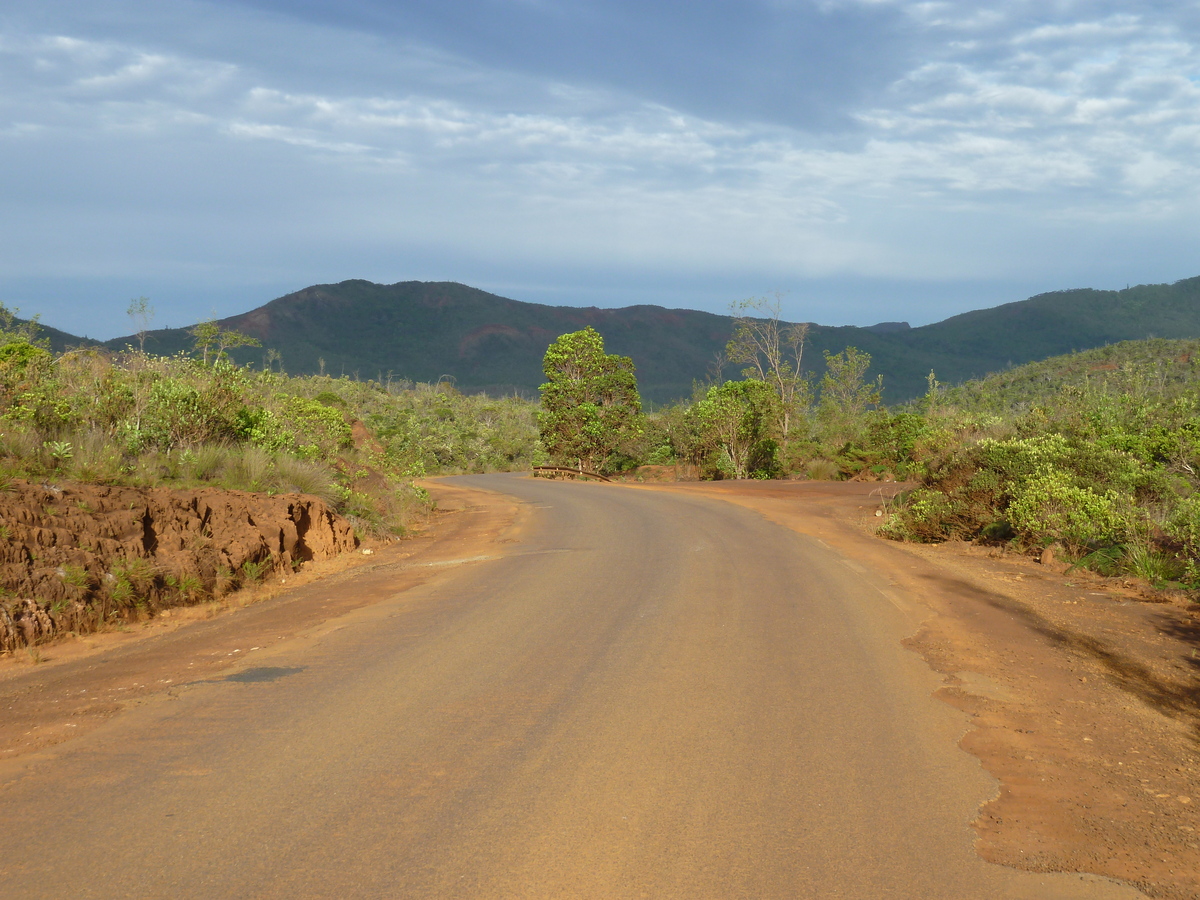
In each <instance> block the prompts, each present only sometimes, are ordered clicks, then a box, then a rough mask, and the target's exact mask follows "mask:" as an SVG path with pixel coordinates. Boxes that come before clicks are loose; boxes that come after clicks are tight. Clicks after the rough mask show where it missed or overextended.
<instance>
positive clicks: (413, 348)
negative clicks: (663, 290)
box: [67, 277, 1200, 403]
mask: <svg viewBox="0 0 1200 900" xmlns="http://www.w3.org/2000/svg"><path fill="white" fill-rule="evenodd" d="M220 324H221V325H222V327H224V328H232V329H236V330H238V331H242V332H244V333H246V334H249V335H252V336H254V337H256V338H258V339H259V340H261V341H262V342H263V345H264V349H265V348H271V349H274V350H277V351H278V352H279V353H280V354H281V356H282V361H283V365H284V367H285V368H286V369H287V371H289V372H291V373H293V374H305V373H316V372H317V371H318V370H319V369H320V368H321V366H322V361H323V363H324V371H325V372H326V373H328V374H331V375H340V374H346V375H356V376H358V377H360V378H363V379H368V378H384V379H386V378H387V377H389V375H390V376H391V377H394V378H397V379H408V380H413V381H436V380H438V379H439V378H443V377H449V378H452V379H453V380H454V382H455V384H456V385H457V386H458V387H459V388H460V389H462V390H464V391H488V392H489V393H505V392H512V391H519V392H521V393H525V394H530V395H532V394H533V393H535V392H536V390H537V387H538V385H539V384H540V383H541V381H542V373H541V361H542V355H543V354H544V353H545V350H546V346H547V345H548V344H549V343H550V342H551V341H552V340H554V338H556V337H558V335H560V334H564V333H566V332H568V331H577V330H579V329H581V328H584V327H585V326H588V325H591V326H593V327H594V328H596V330H597V331H599V332H600V333H601V334H603V335H604V338H605V344H606V347H607V349H608V350H609V352H612V353H620V354H622V355H626V356H631V357H632V358H633V361H634V363H635V365H636V366H637V373H638V382H639V384H640V386H641V389H642V392H643V396H644V397H646V398H647V399H648V400H650V401H652V402H654V403H664V402H669V401H672V400H677V399H680V398H684V397H687V396H689V395H690V394H691V392H692V382H693V380H694V379H703V378H705V377H706V375H707V373H708V372H709V371H710V369H711V366H712V363H713V360H714V358H715V357H716V354H717V353H719V352H720V351H722V350H723V349H724V347H725V343H726V341H727V340H728V339H729V335H730V332H731V330H732V327H733V320H732V319H731V318H730V317H729V316H722V315H716V314H713V313H707V312H699V311H696V310H686V309H665V308H663V307H659V306H630V307H624V308H621V309H598V308H596V307H585V308H581V307H571V306H545V305H542V304H536V303H526V302H523V301H519V300H511V299H508V298H505V297H499V296H496V295H495V294H489V293H487V292H486V291H481V290H479V289H477V288H472V287H468V286H466V285H462V284H458V283H455V282H420V281H405V282H399V283H397V284H392V285H381V284H374V283H372V282H369V281H362V280H352V281H343V282H341V283H339V284H324V285H314V286H312V287H308V288H305V289H304V290H301V291H297V292H295V293H292V294H288V295H286V296H284V297H280V298H278V299H276V300H272V301H271V302H270V303H267V304H265V305H264V306H261V307H258V308H257V309H254V310H251V311H249V312H246V313H242V314H241V315H236V316H230V317H229V318H226V319H222V320H221V323H220ZM1164 336H1166V337H1173V338H1200V277H1197V278H1190V279H1186V280H1183V281H1178V282H1175V283H1174V284H1158V285H1139V286H1137V287H1131V288H1127V289H1125V290H1121V291H1098V290H1092V289H1080V290H1068V291H1055V292H1051V293H1047V294H1039V295H1037V296H1035V297H1031V298H1029V299H1028V300H1021V301H1018V302H1015V303H1008V304H1005V305H1003V306H997V307H994V308H991V309H981V310H975V311H972V312H968V313H963V314H962V315H958V316H954V317H952V318H949V319H946V320H944V321H942V322H937V323H934V324H932V325H924V326H921V327H918V328H910V327H908V325H907V323H904V322H881V323H880V324H878V325H874V326H870V327H866V328H860V327H855V326H841V327H832V326H824V325H814V326H813V327H812V328H811V330H810V334H809V343H808V347H807V350H806V353H805V369H806V370H811V371H813V372H815V373H818V374H819V373H820V372H821V371H822V370H823V359H822V352H823V351H828V352H830V353H837V352H839V351H841V350H842V349H844V348H845V347H847V346H855V347H858V348H859V349H860V350H865V351H866V352H868V353H870V354H871V356H872V371H873V372H879V373H882V374H883V375H884V399H885V401H886V402H888V403H899V402H902V401H904V400H907V399H910V398H912V397H914V396H918V395H919V394H921V393H923V392H924V389H925V379H926V376H927V375H928V373H929V371H930V370H931V369H932V370H933V371H935V372H936V374H937V377H938V379H939V380H940V381H942V382H944V383H948V384H953V383H957V382H961V381H965V380H967V379H970V378H980V377H982V376H984V375H987V374H989V373H991V372H996V371H1001V370H1004V369H1006V368H1009V367H1011V366H1015V365H1020V364H1022V363H1026V362H1032V361H1035V360H1040V359H1045V358H1047V357H1050V356H1057V355H1061V354H1064V353H1070V352H1072V351H1075V350H1085V349H1089V348H1092V347H1099V346H1104V345H1105V344H1110V343H1117V342H1119V341H1126V340H1141V339H1145V338H1149V337H1164ZM67 337H69V336H67ZM131 342H134V338H132V337H124V338H117V339H115V340H112V341H107V342H105V343H106V345H107V346H109V347H111V348H114V349H120V348H123V347H124V346H125V345H126V344H128V343H131ZM191 344H192V338H191V335H190V334H189V333H188V331H187V329H182V328H176V329H164V330H159V331H152V332H150V333H149V334H148V335H147V340H146V350H147V351H149V352H154V353H173V352H177V351H179V350H186V349H189V348H190V347H191ZM263 352H264V351H262V350H249V351H246V350H243V351H237V353H236V356H237V358H238V359H239V361H242V362H248V361H260V360H261V358H262V356H263ZM725 375H726V377H736V376H737V373H736V371H735V367H729V368H727V369H726V371H725Z"/></svg>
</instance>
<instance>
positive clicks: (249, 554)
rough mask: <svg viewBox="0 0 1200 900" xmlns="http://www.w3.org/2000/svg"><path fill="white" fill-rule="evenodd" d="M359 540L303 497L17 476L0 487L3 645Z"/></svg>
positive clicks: (181, 599)
mask: <svg viewBox="0 0 1200 900" xmlns="http://www.w3.org/2000/svg"><path fill="white" fill-rule="evenodd" d="M357 546H358V540H357V538H356V537H355V536H354V532H353V529H352V528H351V526H350V523H349V522H347V521H346V520H345V519H344V518H342V517H341V516H339V515H338V514H337V513H335V512H334V511H333V510H331V509H330V508H329V507H328V506H326V504H325V503H323V502H322V501H321V500H318V499H317V498H315V497H310V496H306V495H302V494H288V495H278V496H274V497H270V496H265V495H262V494H252V493H246V492H242V491H226V490H221V489H219V488H202V489H199V490H169V489H166V488H152V489H140V488H127V487H105V486H100V485H81V484H56V485H50V484H31V483H27V482H23V481H14V482H12V483H11V484H9V485H8V486H7V488H5V489H4V490H2V491H0V595H2V597H0V651H5V650H13V649H15V648H18V647H22V646H28V645H32V644H36V643H38V642H39V641H43V640H45V639H47V638H49V637H51V636H53V635H54V634H56V633H62V632H67V631H76V632H83V631H90V630H93V629H94V628H96V627H98V626H100V625H101V624H103V623H105V622H110V621H113V620H116V619H119V618H121V617H127V616H131V615H137V614H146V613H152V612H153V611H154V610H157V609H163V608H166V607H169V606H178V605H182V604H189V603H195V602H197V601H199V600H203V599H207V598H210V597H219V596H221V595H222V594H225V593H228V592H229V591H231V590H235V589H236V588H238V587H240V586H242V585H244V584H247V583H250V582H253V581H256V580H258V579H259V578H261V577H263V576H264V575H266V574H269V573H271V572H275V571H281V570H286V571H291V570H292V569H294V568H298V567H299V566H300V565H302V564H303V563H304V562H307V561H308V560H314V559H326V558H328V557H331V556H336V555H337V554H339V553H343V552H346V551H347V550H352V549H354V548H355V547H357Z"/></svg>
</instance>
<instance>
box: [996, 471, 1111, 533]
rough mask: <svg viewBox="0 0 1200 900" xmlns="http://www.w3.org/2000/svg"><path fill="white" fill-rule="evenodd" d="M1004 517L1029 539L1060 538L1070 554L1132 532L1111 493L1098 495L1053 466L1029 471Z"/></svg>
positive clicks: (1106, 492)
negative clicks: (1006, 515)
mask: <svg viewBox="0 0 1200 900" xmlns="http://www.w3.org/2000/svg"><path fill="white" fill-rule="evenodd" d="M1008 521H1009V522H1010V523H1011V524H1012V527H1013V528H1014V529H1015V530H1016V531H1017V533H1018V534H1023V535H1025V536H1026V537H1028V538H1029V540H1030V541H1031V542H1034V543H1041V544H1050V543H1053V542H1054V541H1061V542H1062V543H1063V544H1064V545H1065V546H1066V547H1067V548H1068V550H1071V551H1073V552H1079V551H1081V550H1083V549H1084V548H1090V547H1095V546H1098V545H1101V544H1119V543H1121V542H1123V541H1124V540H1126V539H1127V538H1128V537H1129V536H1130V535H1131V534H1133V532H1134V530H1135V525H1134V519H1133V516H1132V514H1131V510H1130V509H1129V508H1128V504H1123V503H1122V502H1121V497H1120V495H1118V494H1117V492H1116V491H1112V490H1109V491H1105V492H1104V493H1103V494H1098V493H1096V492H1095V491H1093V490H1092V489H1091V488H1087V487H1077V486H1075V484H1073V479H1072V478H1071V476H1070V475H1069V474H1068V473H1067V472H1065V471H1063V470H1057V469H1056V470H1047V471H1043V472H1041V473H1039V474H1037V475H1034V476H1033V477H1031V478H1029V479H1027V480H1026V481H1025V483H1024V484H1023V485H1022V486H1021V487H1020V488H1018V489H1017V491H1016V496H1015V498H1014V499H1013V502H1012V503H1011V504H1010V505H1009V507H1008Z"/></svg>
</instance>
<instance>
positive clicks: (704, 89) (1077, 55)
mask: <svg viewBox="0 0 1200 900" xmlns="http://www.w3.org/2000/svg"><path fill="white" fill-rule="evenodd" d="M1198 40H1200V10H1198V8H1197V7H1196V5H1195V4H1194V3H1190V2H1189V3H1183V2H1178V3H1175V2H1157V3H1156V2H1143V3H1139V4H1129V3H1116V2H1103V0H1096V2H1071V0H1037V2H1024V0H1008V2H1003V3H999V2H994V3H982V2H981V3H971V2H959V3H939V2H904V0H740V2H724V0H689V2H677V0H659V2H655V3H646V2H644V0H643V2H636V0H463V2H452V0H442V2H435V0H409V2H380V0H340V2H333V0H293V2H286V0H218V2H199V0H186V2H181V0H104V2H93V0H72V2H60V0H37V2H29V0H7V2H6V3H5V4H4V7H3V10H2V11H0V154H2V156H0V159H2V160H3V165H2V166H0V242H2V243H0V246H2V247H3V251H0V301H3V302H5V303H7V304H8V305H9V306H18V307H20V308H21V310H22V312H23V313H40V314H41V315H42V317H43V320H44V321H45V322H47V323H48V324H52V325H55V326H58V327H61V328H64V329H66V330H69V331H73V332H75V333H87V334H89V335H91V336H95V337H111V336H115V335H117V334H123V333H128V331H129V330H130V327H129V322H128V320H127V319H126V317H125V314H124V313H125V309H126V307H127V305H128V303H129V300H130V299H131V298H132V297H136V296H140V295H145V296H148V297H149V298H150V300H151V302H152V303H153V305H154V307H155V309H156V319H155V323H154V324H155V325H156V326H168V325H172V326H173V325H185V324H190V323H192V322H194V321H197V320H198V319H201V318H205V317H207V316H209V315H211V314H213V313H216V314H217V315H229V314H233V313H235V312H242V311H245V310H247V309H250V308H252V307H255V306H258V305H260V304H262V303H264V302H266V301H267V300H270V299H271V298H273V297H276V296H279V295H281V294H284V293H287V292H289V291H291V290H296V289H299V288H301V287H305V286H307V285H309V284H313V283H319V282H332V281H340V280H342V279H345V278H367V279H370V280H372V281H379V282H388V283H390V282H394V281H401V280H410V279H419V280H453V281H461V282H464V283H466V284H471V285H474V286H477V287H482V288H484V289H487V290H491V291H494V292H496V293H499V294H503V295H505V296H509V297H514V298H516V299H522V300H530V301H534V302H543V303H563V304H571V305H597V306H622V305H627V304H632V303H659V304H662V305H666V306H686V307H691V308H697V309H709V310H712V311H716V312H723V311H725V310H726V309H727V307H728V305H729V304H730V303H731V302H733V301H737V300H741V299H744V298H746V297H750V296H759V295H765V294H774V293H775V292H780V293H781V294H782V297H783V302H784V307H785V315H787V316H788V317H789V318H792V319H795V320H808V321H816V322H821V323H827V324H870V323H873V322H877V321H881V320H895V319H907V320H909V321H911V322H913V324H920V323H925V322H930V321H936V320H938V319H941V318H944V317H946V316H948V315H953V314H955V313H958V312H963V311H965V310H968V309H973V308H978V307H983V306H991V305H995V304H997V303H1003V302H1008V301H1011V300H1018V299H1022V298H1024V297H1026V296H1029V295H1030V294H1033V293H1037V292H1040V291H1046V290H1056V289H1060V288H1070V287H1083V286H1090V287H1101V288H1112V287H1124V286H1125V285H1126V284H1136V283H1146V282H1166V281H1174V280H1176V279H1179V278H1185V277H1190V276H1194V275H1200V254H1197V252H1196V248H1197V246H1198V243H1197V238H1198V237H1200V234H1198V231H1200V229H1198V228H1197V223H1198V222H1200V218H1198V214H1200V200H1198V197H1197V192H1198V190H1200V177H1197V176H1198V174H1200V173H1198V172H1197V169H1198V168H1200V84H1198V83H1197V79H1200V56H1198V54H1197V42H1198Z"/></svg>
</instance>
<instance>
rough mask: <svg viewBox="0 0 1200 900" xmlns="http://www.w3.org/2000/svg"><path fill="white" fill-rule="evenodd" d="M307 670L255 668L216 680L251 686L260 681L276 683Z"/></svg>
mask: <svg viewBox="0 0 1200 900" xmlns="http://www.w3.org/2000/svg"><path fill="white" fill-rule="evenodd" d="M307 668H308V666H255V667H254V668H253V669H246V670H244V671H242V672H235V673H234V674H232V675H226V676H225V677H224V678H220V679H217V680H219V681H237V682H240V683H242V684H251V683H257V682H260V681H278V680H279V679H280V678H285V677H287V676H288V675H295V674H296V673H297V672H303V671H304V670H305V669H307Z"/></svg>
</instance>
